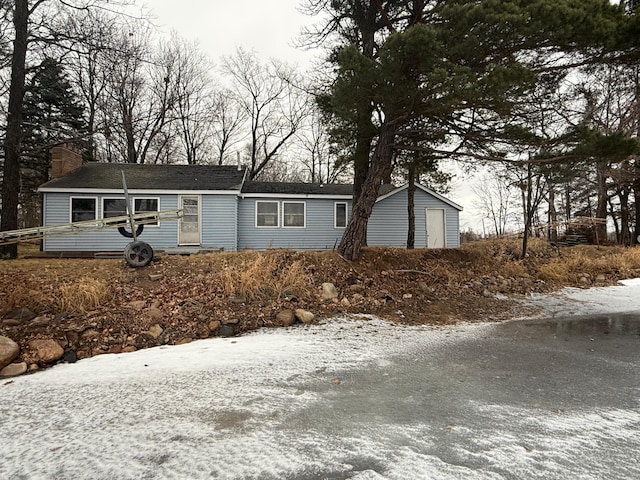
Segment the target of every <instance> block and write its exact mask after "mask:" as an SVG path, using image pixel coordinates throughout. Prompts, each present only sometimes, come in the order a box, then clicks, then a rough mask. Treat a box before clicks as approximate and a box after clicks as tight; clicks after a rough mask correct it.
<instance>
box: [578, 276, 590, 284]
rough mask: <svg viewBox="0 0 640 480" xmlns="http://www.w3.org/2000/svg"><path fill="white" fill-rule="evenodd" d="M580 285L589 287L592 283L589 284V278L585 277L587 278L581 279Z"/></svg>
mask: <svg viewBox="0 0 640 480" xmlns="http://www.w3.org/2000/svg"><path fill="white" fill-rule="evenodd" d="M580 283H581V284H582V285H587V284H588V283H590V282H589V278H587V277H585V276H582V277H580Z"/></svg>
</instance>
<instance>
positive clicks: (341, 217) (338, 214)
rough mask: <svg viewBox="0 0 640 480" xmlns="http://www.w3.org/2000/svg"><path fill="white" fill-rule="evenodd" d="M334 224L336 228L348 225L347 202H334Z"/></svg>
mask: <svg viewBox="0 0 640 480" xmlns="http://www.w3.org/2000/svg"><path fill="white" fill-rule="evenodd" d="M334 208H335V210H334V215H333V224H334V226H335V228H345V227H346V226H347V202H336V203H334Z"/></svg>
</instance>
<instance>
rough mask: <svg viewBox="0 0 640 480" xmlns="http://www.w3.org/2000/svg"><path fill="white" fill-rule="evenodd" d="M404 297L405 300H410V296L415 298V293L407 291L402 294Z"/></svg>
mask: <svg viewBox="0 0 640 480" xmlns="http://www.w3.org/2000/svg"><path fill="white" fill-rule="evenodd" d="M402 298H403V299H405V300H409V299H410V298H413V295H412V294H410V293H405V294H404V295H402Z"/></svg>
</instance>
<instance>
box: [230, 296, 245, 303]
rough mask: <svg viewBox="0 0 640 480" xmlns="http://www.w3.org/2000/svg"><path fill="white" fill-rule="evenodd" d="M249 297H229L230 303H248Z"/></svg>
mask: <svg viewBox="0 0 640 480" xmlns="http://www.w3.org/2000/svg"><path fill="white" fill-rule="evenodd" d="M246 301H247V299H246V298H244V297H240V296H237V295H236V296H233V297H229V303H235V304H238V305H239V304H241V303H246Z"/></svg>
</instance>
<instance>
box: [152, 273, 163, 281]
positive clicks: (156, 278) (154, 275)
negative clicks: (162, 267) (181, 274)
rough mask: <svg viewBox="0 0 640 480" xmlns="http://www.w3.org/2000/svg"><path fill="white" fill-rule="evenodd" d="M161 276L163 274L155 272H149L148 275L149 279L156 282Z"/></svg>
mask: <svg viewBox="0 0 640 480" xmlns="http://www.w3.org/2000/svg"><path fill="white" fill-rule="evenodd" d="M162 277H164V275H163V274H161V273H157V274H151V275H149V280H151V281H152V282H157V281H158V280H160V279H161V278H162Z"/></svg>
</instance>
